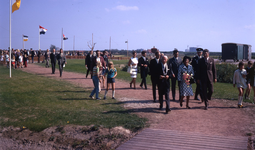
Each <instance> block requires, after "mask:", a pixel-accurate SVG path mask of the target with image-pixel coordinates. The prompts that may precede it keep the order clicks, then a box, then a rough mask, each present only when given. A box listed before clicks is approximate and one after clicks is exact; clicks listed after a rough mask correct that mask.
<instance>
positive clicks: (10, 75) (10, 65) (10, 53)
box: [9, 0, 12, 78]
mask: <svg viewBox="0 0 255 150" xmlns="http://www.w3.org/2000/svg"><path fill="white" fill-rule="evenodd" d="M11 15H12V1H11V0H10V20H9V23H10V27H9V29H10V30H9V32H10V33H9V34H10V50H9V51H10V52H9V59H10V60H9V67H10V78H11V77H12V69H11V68H12V66H11V50H12V38H11V35H12V32H11V28H12V21H11V19H12V17H11Z"/></svg>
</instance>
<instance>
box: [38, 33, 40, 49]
mask: <svg viewBox="0 0 255 150" xmlns="http://www.w3.org/2000/svg"><path fill="white" fill-rule="evenodd" d="M39 49H40V32H39ZM39 49H38V50H39Z"/></svg>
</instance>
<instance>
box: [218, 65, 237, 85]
mask: <svg viewBox="0 0 255 150" xmlns="http://www.w3.org/2000/svg"><path fill="white" fill-rule="evenodd" d="M236 69H237V65H234V64H228V63H223V64H216V70H217V81H218V82H223V83H233V75H234V72H235V70H236Z"/></svg>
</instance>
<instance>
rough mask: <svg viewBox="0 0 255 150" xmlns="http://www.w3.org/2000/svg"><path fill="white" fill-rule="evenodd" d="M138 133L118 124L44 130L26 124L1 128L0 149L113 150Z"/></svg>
mask: <svg viewBox="0 0 255 150" xmlns="http://www.w3.org/2000/svg"><path fill="white" fill-rule="evenodd" d="M136 134H137V133H132V132H131V131H129V130H127V129H124V128H123V127H115V128H112V129H109V128H104V127H100V126H94V125H91V126H74V125H67V126H57V127H50V128H47V129H45V130H43V131H41V132H32V131H30V130H28V129H25V128H13V127H8V128H2V129H1V130H0V145H1V147H0V149H3V150H8V149H10V150H35V149H36V150H45V149H51V150H64V149H68V150H82V149H83V150H86V149H89V150H97V149H100V150H110V149H115V148H116V147H118V146H119V145H120V144H121V143H123V142H125V141H127V140H129V139H130V138H132V137H133V136H134V135H136Z"/></svg>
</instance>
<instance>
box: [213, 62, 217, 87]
mask: <svg viewBox="0 0 255 150" xmlns="http://www.w3.org/2000/svg"><path fill="white" fill-rule="evenodd" d="M212 60H213V79H214V83H216V82H217V73H216V67H215V63H214V59H212Z"/></svg>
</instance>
